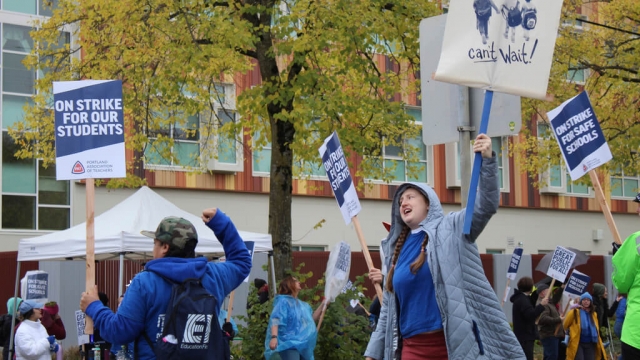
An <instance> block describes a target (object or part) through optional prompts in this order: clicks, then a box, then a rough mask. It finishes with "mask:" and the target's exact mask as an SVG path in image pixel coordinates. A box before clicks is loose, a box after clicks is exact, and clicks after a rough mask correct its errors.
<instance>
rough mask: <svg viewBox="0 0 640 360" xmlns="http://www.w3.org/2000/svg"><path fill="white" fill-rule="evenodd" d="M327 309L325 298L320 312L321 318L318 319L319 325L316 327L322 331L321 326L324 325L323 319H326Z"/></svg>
mask: <svg viewBox="0 0 640 360" xmlns="http://www.w3.org/2000/svg"><path fill="white" fill-rule="evenodd" d="M326 311H327V300H326V299H325V300H324V301H323V302H322V312H321V313H320V319H318V326H317V327H316V331H318V332H320V326H321V325H322V320H323V319H324V313H325V312H326Z"/></svg>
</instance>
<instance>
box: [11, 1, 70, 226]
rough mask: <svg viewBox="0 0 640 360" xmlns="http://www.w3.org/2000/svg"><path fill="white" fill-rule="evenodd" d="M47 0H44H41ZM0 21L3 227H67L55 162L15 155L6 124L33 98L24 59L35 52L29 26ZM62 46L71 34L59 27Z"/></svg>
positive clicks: (23, 6)
mask: <svg viewBox="0 0 640 360" xmlns="http://www.w3.org/2000/svg"><path fill="white" fill-rule="evenodd" d="M41 1H46V0H41ZM2 6H3V9H4V10H8V11H15V12H22V13H28V14H35V11H36V1H35V0H14V1H4V2H2ZM18 17H19V16H18ZM1 27H2V82H1V84H2V94H1V100H2V111H1V112H0V115H1V119H2V165H1V166H2V195H1V196H2V214H1V218H2V229H20V230H64V229H67V228H69V226H70V225H71V191H70V183H69V181H57V180H56V171H55V165H51V166H49V167H48V168H44V167H43V166H42V162H41V161H39V160H34V159H17V158H16V157H15V153H16V152H17V151H18V150H19V148H18V145H17V144H16V143H15V141H14V140H13V139H12V138H11V136H9V132H8V129H9V128H10V127H12V126H13V125H15V124H16V123H19V122H20V121H22V120H23V119H24V106H25V105H27V104H30V103H31V102H32V96H33V94H34V91H35V80H36V78H37V76H38V74H36V72H35V70H28V69H27V68H26V67H25V66H24V65H23V64H22V61H23V60H24V59H25V58H26V57H27V56H31V55H30V52H31V51H32V49H33V46H34V43H33V39H31V37H30V35H29V32H30V31H31V27H29V26H20V25H16V24H6V23H5V24H1ZM61 35H62V36H61V39H62V40H61V42H62V44H61V45H62V46H64V44H65V43H68V42H69V34H68V33H61Z"/></svg>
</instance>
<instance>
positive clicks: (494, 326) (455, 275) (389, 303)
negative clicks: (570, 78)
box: [364, 134, 526, 360]
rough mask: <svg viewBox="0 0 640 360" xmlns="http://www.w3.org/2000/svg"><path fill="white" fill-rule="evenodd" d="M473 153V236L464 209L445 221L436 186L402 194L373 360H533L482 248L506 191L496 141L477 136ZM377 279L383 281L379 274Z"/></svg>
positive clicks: (387, 244) (409, 187)
mask: <svg viewBox="0 0 640 360" xmlns="http://www.w3.org/2000/svg"><path fill="white" fill-rule="evenodd" d="M473 149H474V151H475V152H480V153H481V154H482V157H483V163H482V167H481V170H480V184H479V187H478V196H477V201H476V204H475V208H474V212H473V219H472V223H471V234H469V235H464V234H463V233H462V232H463V224H464V217H465V213H464V210H462V211H458V212H455V213H450V214H448V215H444V213H443V210H442V206H441V205H440V200H439V199H438V196H437V195H436V193H435V191H434V190H433V189H432V188H431V187H429V186H427V185H426V184H420V183H407V184H403V185H401V186H400V187H398V190H397V191H396V194H395V196H394V200H393V204H392V211H391V229H390V231H389V236H388V237H387V239H386V240H384V241H383V242H382V244H381V246H382V249H383V250H384V253H385V254H389V255H390V256H387V257H386V259H385V264H386V268H387V269H389V272H388V274H387V276H386V280H385V282H386V286H385V290H384V292H383V299H382V309H381V311H380V318H379V320H378V326H377V328H376V331H375V332H374V333H373V334H372V335H371V339H370V340H369V345H368V346H367V350H366V352H365V354H364V355H365V357H366V358H367V360H370V359H373V360H398V359H402V360H413V359H447V358H448V359H455V360H463V359H469V360H472V359H473V360H476V359H478V360H484V359H523V360H524V359H526V358H525V356H524V353H523V352H522V348H521V347H520V345H519V344H518V341H517V340H516V338H515V336H514V334H513V332H512V331H511V328H510V326H509V323H508V322H507V319H506V317H505V315H504V313H503V311H502V308H501V307H500V303H499V302H498V298H497V296H496V294H495V292H494V290H493V288H491V285H490V284H489V282H488V281H487V278H486V277H485V275H484V270H483V268H482V263H481V262H480V255H479V253H478V248H477V245H476V244H475V240H476V239H477V238H478V236H479V235H480V233H481V232H482V230H483V229H484V227H485V226H486V224H487V223H488V222H489V219H490V218H491V216H492V215H493V214H495V213H496V211H497V209H498V203H499V189H498V168H497V163H496V154H495V153H493V152H492V150H491V139H490V138H489V137H488V136H486V135H484V134H481V135H478V137H477V138H476V141H475V143H474V146H473ZM423 265H426V266H423ZM370 278H371V279H372V280H374V281H376V280H377V281H381V278H382V274H381V273H380V271H379V270H377V269H372V270H371V272H370Z"/></svg>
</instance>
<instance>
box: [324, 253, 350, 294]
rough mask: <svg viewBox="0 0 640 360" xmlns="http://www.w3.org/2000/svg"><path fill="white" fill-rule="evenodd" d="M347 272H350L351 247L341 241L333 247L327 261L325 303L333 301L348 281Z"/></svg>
mask: <svg viewBox="0 0 640 360" xmlns="http://www.w3.org/2000/svg"><path fill="white" fill-rule="evenodd" d="M349 271H351V247H350V246H349V244H347V243H346V242H344V241H341V242H339V243H337V244H335V245H334V246H333V248H332V249H331V253H330V254H329V260H328V261H327V270H326V272H325V280H326V284H325V286H324V298H325V301H327V302H333V301H335V299H336V297H337V296H338V295H339V294H340V292H341V291H342V290H343V289H344V288H345V286H346V285H347V283H348V281H349Z"/></svg>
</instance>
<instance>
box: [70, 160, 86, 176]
mask: <svg viewBox="0 0 640 360" xmlns="http://www.w3.org/2000/svg"><path fill="white" fill-rule="evenodd" d="M71 173H72V174H84V166H83V165H82V163H81V162H80V161H76V163H75V164H73V169H72V170H71Z"/></svg>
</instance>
